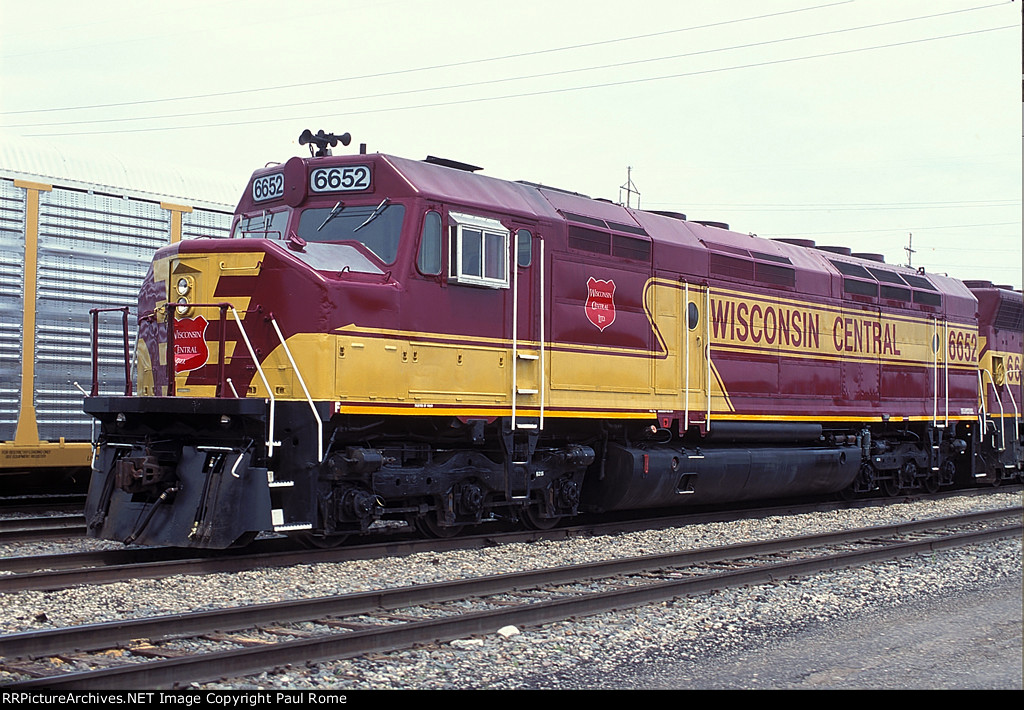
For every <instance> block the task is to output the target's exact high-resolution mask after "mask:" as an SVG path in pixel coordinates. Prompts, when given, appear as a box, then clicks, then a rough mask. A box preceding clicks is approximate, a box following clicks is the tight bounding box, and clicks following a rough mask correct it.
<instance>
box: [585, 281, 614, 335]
mask: <svg viewBox="0 0 1024 710" xmlns="http://www.w3.org/2000/svg"><path fill="white" fill-rule="evenodd" d="M585 310H586V312H587V320H589V321H590V322H591V323H593V324H594V326H596V327H597V328H598V329H599V330H601V331H604V329H605V328H607V327H608V326H610V325H611V324H612V323H614V322H615V282H614V281H612V280H610V279H609V280H608V281H599V280H598V279H595V278H594V277H593V276H591V277H590V278H589V279H587V305H586V309H585Z"/></svg>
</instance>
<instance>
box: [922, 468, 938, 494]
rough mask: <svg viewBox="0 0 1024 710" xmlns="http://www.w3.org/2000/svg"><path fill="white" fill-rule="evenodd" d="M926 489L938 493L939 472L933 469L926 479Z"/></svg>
mask: <svg viewBox="0 0 1024 710" xmlns="http://www.w3.org/2000/svg"><path fill="white" fill-rule="evenodd" d="M924 489H925V490H926V491H927V492H928V493H932V494H935V493H938V492H939V474H937V473H935V472H934V471H933V472H932V473H931V474H930V475H929V476H928V477H927V478H926V479H924Z"/></svg>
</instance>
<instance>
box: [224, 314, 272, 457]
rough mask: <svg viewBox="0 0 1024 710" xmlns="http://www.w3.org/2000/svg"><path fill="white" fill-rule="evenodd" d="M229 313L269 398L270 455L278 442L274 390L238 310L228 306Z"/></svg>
mask: <svg viewBox="0 0 1024 710" xmlns="http://www.w3.org/2000/svg"><path fill="white" fill-rule="evenodd" d="M230 308H231V314H232V315H233V316H234V317H235V323H237V324H238V332H239V333H240V334H241V335H242V342H244V343H245V348H246V350H248V351H249V356H250V357H251V358H252V362H253V364H254V365H255V366H256V372H257V373H259V376H260V379H261V380H262V381H263V386H264V387H265V388H266V390H267V397H268V398H269V399H270V421H269V422H268V427H267V428H268V430H269V431H268V432H267V437H268V438H267V455H268V456H269V455H271V454H273V452H274V447H275V446H278V445H279V444H280V442H278V441H276V440H275V439H274V424H275V421H274V417H275V413H276V410H277V400H276V399H275V398H274V391H273V390H272V389H271V388H270V382H268V381H267V375H266V373H264V372H263V367H262V366H261V365H260V361H259V358H257V357H256V351H255V350H253V347H252V343H250V342H249V334H248V333H246V332H245V327H244V326H243V325H242V319H241V318H240V317H239V315H238V311H236V310H235V307H234V306H230Z"/></svg>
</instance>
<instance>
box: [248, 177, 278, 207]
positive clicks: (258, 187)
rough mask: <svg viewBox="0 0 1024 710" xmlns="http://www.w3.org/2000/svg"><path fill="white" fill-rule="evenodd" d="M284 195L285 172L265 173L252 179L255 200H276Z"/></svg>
mask: <svg viewBox="0 0 1024 710" xmlns="http://www.w3.org/2000/svg"><path fill="white" fill-rule="evenodd" d="M282 196H284V173H274V174H273V175H264V176H263V177H258V178H256V179H255V180H253V181H252V199H253V202H263V201H264V200H276V199H277V198H279V197H282Z"/></svg>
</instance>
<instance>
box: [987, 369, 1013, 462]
mask: <svg viewBox="0 0 1024 710" xmlns="http://www.w3.org/2000/svg"><path fill="white" fill-rule="evenodd" d="M983 372H984V373H985V374H986V375H988V381H989V382H990V383H991V384H992V394H993V395H994V396H995V398H996V402H998V403H999V450H1000V451H1006V435H1005V432H1004V431H1003V421H1004V420H1005V419H1006V412H1005V411H1003V398H1002V397H1000V396H999V392H998V391H997V390H996V381H995V380H994V379H993V378H992V373H991V372H989V371H988V370H986V369H984V368H978V380H979V381H980V382H981V385H982V388H981V389H982V392H981V396H982V398H984V397H985V384H984V379H983V378H982V376H981V373H983ZM1014 409H1016V405H1014Z"/></svg>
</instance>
